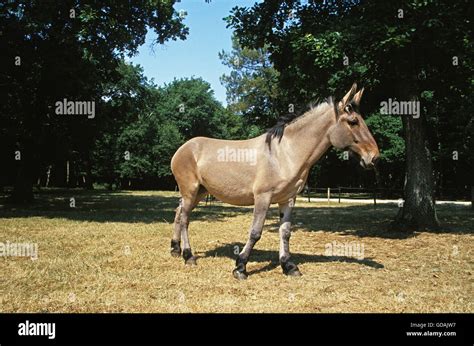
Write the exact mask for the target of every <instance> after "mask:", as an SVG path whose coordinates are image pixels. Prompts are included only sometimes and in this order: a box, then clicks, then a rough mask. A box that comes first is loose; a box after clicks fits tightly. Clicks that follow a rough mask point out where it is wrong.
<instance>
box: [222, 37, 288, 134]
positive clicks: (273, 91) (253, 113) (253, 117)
mask: <svg viewBox="0 0 474 346" xmlns="http://www.w3.org/2000/svg"><path fill="white" fill-rule="evenodd" d="M219 58H220V59H221V60H222V63H223V64H224V65H226V66H228V67H230V68H232V71H231V72H230V74H229V75H223V76H222V77H221V82H222V84H223V85H224V86H225V87H226V90H227V102H228V107H227V108H228V110H229V111H230V112H233V113H235V114H238V115H241V116H242V117H243V120H244V123H245V124H247V125H249V126H252V125H253V126H254V127H255V126H258V127H259V128H262V129H264V128H267V127H270V126H271V125H272V124H273V122H274V121H275V120H276V118H277V112H276V108H277V104H278V102H279V97H280V95H279V94H280V91H281V90H280V89H279V88H278V84H277V82H278V76H279V73H278V72H277V71H276V70H275V69H274V68H273V65H272V64H271V63H270V61H269V53H268V50H267V49H266V48H265V47H263V48H260V49H249V48H246V47H242V46H241V45H239V43H238V41H237V39H236V38H235V37H233V39H232V51H230V52H224V51H222V52H221V53H219ZM254 132H255V131H253V132H252V135H253V134H254ZM248 135H250V133H248Z"/></svg>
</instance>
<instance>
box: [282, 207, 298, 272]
mask: <svg viewBox="0 0 474 346" xmlns="http://www.w3.org/2000/svg"><path fill="white" fill-rule="evenodd" d="M294 201H295V199H290V200H289V201H288V202H287V203H280V204H279V208H280V229H279V233H280V252H279V255H280V256H279V257H280V265H281V267H282V269H283V273H284V274H286V275H290V276H300V275H301V272H300V271H299V269H298V266H297V265H296V264H294V263H293V262H292V261H291V260H290V236H291V210H292V209H293V206H294Z"/></svg>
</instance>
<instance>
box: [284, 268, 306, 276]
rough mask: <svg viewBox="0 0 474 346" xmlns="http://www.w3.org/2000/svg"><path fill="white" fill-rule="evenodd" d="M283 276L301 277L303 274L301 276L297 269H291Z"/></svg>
mask: <svg viewBox="0 0 474 346" xmlns="http://www.w3.org/2000/svg"><path fill="white" fill-rule="evenodd" d="M285 274H286V275H288V276H301V275H303V274H301V272H300V271H299V269H298V268H296V269H291V270H289V271H287V272H286V273H285Z"/></svg>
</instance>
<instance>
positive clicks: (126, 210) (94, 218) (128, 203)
mask: <svg viewBox="0 0 474 346" xmlns="http://www.w3.org/2000/svg"><path fill="white" fill-rule="evenodd" d="M169 194H170V195H169V196H163V195H151V196H150V195H139V194H138V195H132V194H130V193H129V192H125V191H122V192H112V191H86V190H79V189H77V190H76V189H71V190H65V189H64V190H56V191H53V192H52V191H48V190H44V191H41V192H40V193H39V194H37V195H36V196H35V197H36V199H35V201H34V202H33V203H31V204H28V205H12V204H8V203H6V200H7V196H6V195H1V196H0V218H24V217H44V218H51V219H53V218H64V219H68V220H73V221H89V222H127V223H138V222H140V223H153V222H163V221H164V222H167V223H172V222H173V221H174V217H175V209H176V207H177V206H178V203H179V197H178V196H177V195H171V193H169ZM71 198H74V201H73V203H74V205H75V207H71V203H72V200H71ZM243 213H251V210H250V209H249V208H245V207H233V206H227V205H223V204H220V203H219V204H217V203H214V204H213V205H209V206H204V203H203V202H201V203H200V205H199V207H198V208H196V209H195V210H194V211H193V213H192V214H191V220H201V221H209V222H219V221H221V222H224V221H225V219H228V218H231V217H235V216H238V215H241V214H243Z"/></svg>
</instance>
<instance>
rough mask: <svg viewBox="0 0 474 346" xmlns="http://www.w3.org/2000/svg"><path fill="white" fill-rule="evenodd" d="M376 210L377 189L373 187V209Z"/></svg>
mask: <svg viewBox="0 0 474 346" xmlns="http://www.w3.org/2000/svg"><path fill="white" fill-rule="evenodd" d="M375 208H377V188H376V187H374V209H375Z"/></svg>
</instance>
